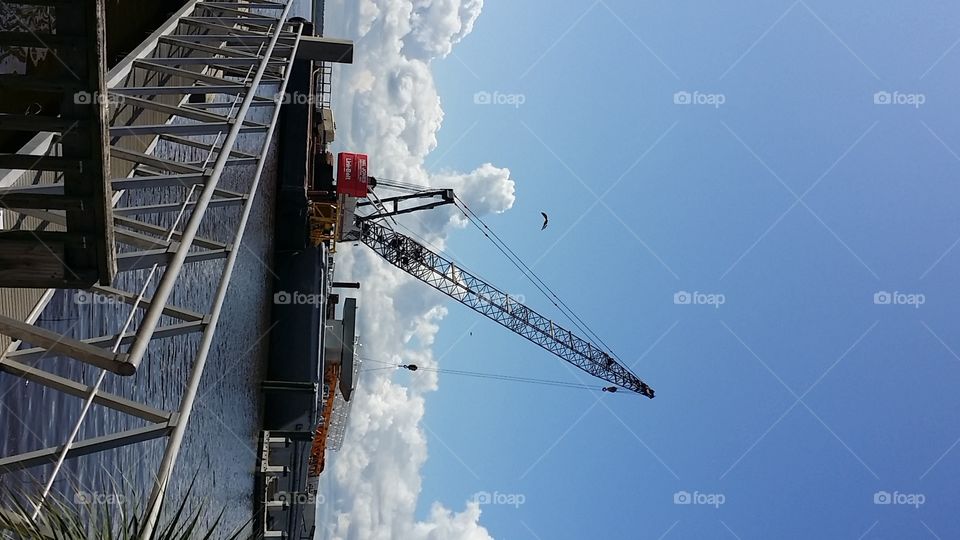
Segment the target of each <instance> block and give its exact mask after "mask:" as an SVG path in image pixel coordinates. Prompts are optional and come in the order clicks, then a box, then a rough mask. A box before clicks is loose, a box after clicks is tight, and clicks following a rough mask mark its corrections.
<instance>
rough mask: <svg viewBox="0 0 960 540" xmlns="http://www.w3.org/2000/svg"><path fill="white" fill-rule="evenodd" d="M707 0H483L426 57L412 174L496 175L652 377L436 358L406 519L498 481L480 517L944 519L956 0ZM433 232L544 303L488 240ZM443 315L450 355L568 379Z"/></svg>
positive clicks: (541, 243)
mask: <svg viewBox="0 0 960 540" xmlns="http://www.w3.org/2000/svg"><path fill="white" fill-rule="evenodd" d="M703 4H704V3H697V2H689V1H687V2H655V3H644V4H642V5H637V4H636V3H633V2H627V1H622V0H605V1H603V2H597V3H589V2H584V3H577V4H576V5H573V6H565V7H564V8H563V9H557V6H556V5H555V4H554V3H549V2H540V1H533V0H530V1H527V2H523V3H521V4H519V5H518V4H516V3H507V2H486V3H485V5H484V7H483V12H482V15H481V16H480V18H479V19H478V21H477V23H476V26H475V28H474V29H473V32H472V34H470V35H469V36H467V37H466V38H465V39H464V41H463V42H461V43H459V44H458V45H457V46H456V47H455V48H454V50H453V53H452V54H451V55H449V56H447V57H446V58H444V59H442V60H439V61H435V62H434V63H433V64H431V65H432V71H433V74H434V78H435V81H436V85H437V90H438V94H439V96H440V98H441V101H442V105H443V109H444V112H445V116H444V119H443V126H442V128H441V130H440V131H439V135H438V140H439V146H438V147H437V148H436V149H435V150H434V151H433V152H431V153H430V155H429V156H428V158H427V160H426V166H427V168H428V169H429V170H430V171H432V172H437V173H439V172H442V171H444V170H447V169H451V170H469V169H470V168H472V167H475V166H476V165H477V164H478V163H480V162H484V161H492V162H494V163H496V164H497V165H499V166H502V167H508V168H509V169H510V171H511V173H512V174H511V176H512V178H513V179H514V180H515V182H516V189H517V194H516V195H517V198H516V202H515V204H514V205H513V208H512V209H511V210H510V211H508V212H506V213H504V214H501V215H496V216H491V217H489V218H487V222H488V223H490V224H491V226H493V227H494V228H495V229H496V230H498V231H499V232H500V233H501V235H502V236H503V237H504V238H506V239H507V241H508V242H509V243H510V245H511V246H512V247H513V248H514V249H515V250H516V251H517V252H518V253H519V254H521V256H522V257H523V258H524V259H525V260H526V261H527V262H528V263H531V264H532V263H536V266H535V269H536V271H537V272H538V273H539V275H540V276H541V277H542V278H543V279H544V280H545V281H546V282H547V283H549V284H550V285H551V286H552V287H553V288H554V289H555V290H557V291H558V292H559V293H560V295H561V296H562V297H563V298H564V299H565V300H566V301H567V303H568V304H570V305H571V307H573V308H574V310H575V311H576V312H577V313H578V314H580V315H581V317H583V318H584V319H585V320H587V321H588V322H589V324H590V325H591V326H592V327H593V328H594V329H595V330H597V331H598V332H599V334H600V335H601V336H602V337H603V338H604V340H605V341H607V343H609V344H610V345H611V347H612V348H613V349H614V350H615V351H616V352H617V353H618V354H619V356H620V357H621V358H622V359H623V360H624V361H625V362H626V363H627V364H628V365H631V366H633V369H634V371H635V372H636V373H637V374H638V375H639V376H640V377H641V378H643V379H645V380H646V381H647V382H649V383H650V384H651V385H652V386H653V387H654V388H655V389H656V390H657V398H656V399H654V400H652V401H648V400H645V399H639V398H631V397H627V396H622V395H616V396H609V395H604V394H594V393H591V392H586V391H578V390H565V389H554V388H550V387H540V386H530V385H523V384H516V383H500V382H488V381H483V380H476V379H470V378H467V379H463V378H457V377H454V376H444V375H441V378H440V388H439V390H438V391H437V392H435V393H433V394H430V395H429V396H428V397H427V400H426V413H425V416H424V420H423V425H424V427H425V431H426V434H427V439H428V443H429V459H428V460H427V462H426V464H425V466H424V467H423V470H422V474H423V485H422V489H423V491H422V493H421V495H420V498H419V503H418V509H417V515H418V517H424V516H426V515H427V513H428V509H429V505H430V503H431V501H434V500H442V501H447V502H449V503H450V504H452V505H453V506H455V507H456V506H459V505H458V504H456V501H463V500H467V499H471V498H472V497H473V496H474V494H475V493H476V492H484V491H485V492H490V493H497V494H500V495H503V497H501V498H500V500H502V501H508V500H509V501H513V502H516V501H517V500H519V499H522V500H523V504H522V505H519V506H515V505H511V504H499V505H498V504H487V505H482V506H481V508H482V511H483V514H482V517H481V518H480V522H481V524H483V525H484V526H486V527H487V529H488V530H489V532H490V533H491V534H492V535H493V536H494V537H495V538H507V539H525V538H530V539H560V538H601V537H602V538H660V537H662V538H743V539H747V538H771V537H779V538H809V537H823V538H927V537H929V538H951V537H957V536H958V535H960V521H958V519H957V518H956V517H955V516H956V513H955V512H953V509H954V508H955V502H956V499H957V497H958V495H960V493H958V491H960V489H958V488H957V487H956V486H957V485H956V482H955V481H954V479H955V478H956V477H957V475H958V473H960V450H957V449H956V448H955V447H956V446H960V445H958V444H957V442H958V438H960V426H958V424H957V422H956V421H955V420H954V418H955V415H954V411H955V410H956V409H957V405H958V404H960V397H958V394H957V392H956V391H955V385H956V382H957V380H958V378H960V357H958V355H957V352H958V351H960V337H958V334H957V332H956V330H955V325H954V321H956V320H957V315H958V313H957V311H958V302H957V300H958V294H957V278H956V277H955V276H956V275H957V272H958V270H960V248H956V249H955V248H954V246H955V244H956V243H957V240H958V238H960V222H958V219H957V217H956V216H957V212H956V202H955V201H957V200H958V196H960V183H958V182H960V180H958V172H960V157H958V156H960V127H958V123H957V113H956V111H957V107H956V103H955V101H954V100H955V99H956V98H955V91H954V89H955V87H956V83H957V82H958V78H957V75H956V73H957V69H958V67H960V47H958V46H957V40H958V38H960V32H958V31H957V30H956V29H957V28H960V24H958V23H960V6H958V5H956V4H955V3H951V2H926V3H923V4H922V5H914V4H911V5H906V4H903V3H898V2H886V1H885V2H862V1H858V2H847V3H844V5H842V6H837V5H835V3H830V2H822V1H816V0H808V1H806V2H795V3H791V2H789V1H786V2H762V3H760V2H754V3H750V4H740V5H727V4H722V5H710V6H707V5H703ZM545 13H549V14H550V16H545ZM478 92H487V93H488V94H489V95H491V96H495V97H494V98H493V100H497V99H500V100H502V101H505V102H506V101H511V100H512V101H513V102H516V101H517V100H518V98H517V96H522V98H520V99H522V101H523V103H522V105H520V106H514V105H509V104H502V105H497V104H488V105H480V104H477V103H475V95H476V94H477V93H478ZM677 92H689V93H690V97H691V100H694V101H696V100H699V101H703V102H711V103H715V102H717V101H718V100H720V101H723V103H722V105H720V106H719V107H715V106H713V105H709V104H688V105H683V104H676V103H675V97H674V96H675V94H676V93H677ZM877 92H888V93H889V94H890V95H889V98H890V101H894V102H897V101H899V102H902V103H903V104H898V103H892V104H884V103H882V102H883V101H885V100H886V99H887V97H886V94H881V95H880V96H877V97H876V98H875V94H876V93H877ZM677 99H679V100H680V101H683V97H682V96H680V97H679V98H677ZM876 100H879V101H880V102H881V103H880V104H877V103H875V101H876ZM918 101H922V104H921V105H919V106H915V105H914V104H915V103H917V102H918ZM598 198H600V200H599V202H598ZM541 210H544V211H547V212H548V213H549V214H550V216H551V225H550V227H549V228H548V229H547V230H546V231H543V232H540V231H539V221H540V218H539V212H540V211H541ZM448 251H450V252H452V253H453V254H455V255H456V256H457V257H459V258H461V259H463V260H464V261H465V262H466V263H467V264H468V266H470V267H471V268H473V269H476V270H477V271H478V272H479V273H480V274H481V275H482V276H483V277H485V278H487V279H489V280H490V281H492V282H493V283H495V284H497V285H498V286H499V287H501V288H503V289H505V290H507V291H509V292H511V293H514V294H523V295H524V296H525V297H526V299H527V301H528V303H529V304H530V305H531V306H532V307H534V308H535V309H541V310H542V311H543V312H544V313H545V314H549V315H556V313H555V312H554V311H552V310H550V309H546V306H548V305H549V304H548V303H547V302H546V301H545V299H543V298H542V297H539V296H537V295H536V294H534V293H535V290H534V289H533V287H532V286H531V285H529V284H528V283H526V282H524V281H523V280H522V278H521V277H520V276H519V275H518V274H517V272H516V271H515V270H513V269H512V267H510V266H509V265H508V264H507V263H506V261H503V260H502V258H500V257H499V256H498V255H497V253H496V252H494V251H493V250H492V248H491V247H489V246H488V245H487V244H486V241H485V240H484V239H483V238H482V237H480V236H478V235H477V234H476V233H475V232H473V231H470V230H463V231H458V232H456V233H454V234H452V235H451V237H450V239H449V243H448ZM680 291H687V292H690V293H694V292H698V293H702V294H713V295H722V298H723V302H724V303H723V304H722V305H720V306H719V307H714V306H711V305H694V304H695V302H696V301H700V300H704V299H706V298H707V297H705V296H702V295H701V296H698V297H697V300H695V301H694V303H691V304H676V303H674V295H675V294H676V293H678V292H680ZM884 291H887V292H890V293H894V292H897V293H900V295H892V296H890V297H889V298H891V302H890V303H889V304H884V303H880V304H877V303H875V295H876V294H877V293H882V292H884ZM911 295H913V296H911ZM919 295H922V296H919ZM713 298H720V297H719V296H714V297H713ZM886 298H888V297H884V296H883V295H882V294H881V296H880V297H878V299H877V300H878V301H879V302H884V301H885V300H886ZM920 301H922V302H923V303H922V305H919V306H917V305H916V303H917V302H920ZM909 302H913V303H914V305H910V304H909ZM449 310H450V313H449V315H448V316H447V318H446V319H444V321H443V324H442V325H441V327H440V331H439V334H438V336H437V341H436V343H435V344H434V346H433V349H434V352H435V354H436V355H437V357H438V358H439V363H440V366H441V368H449V369H465V370H474V371H483V372H492V373H504V374H514V375H519V376H532V377H541V378H545V379H558V380H577V379H576V376H575V375H574V374H572V373H570V372H569V371H568V370H567V369H566V368H565V367H564V365H563V363H562V361H560V360H559V359H557V358H553V357H551V356H550V355H549V354H548V353H546V352H545V351H542V350H541V349H539V348H538V347H536V346H534V345H532V344H529V343H527V342H525V341H524V340H523V339H522V338H519V337H517V336H514V335H512V334H510V333H509V332H507V331H506V330H505V329H503V328H501V327H499V326H497V325H496V324H494V323H492V322H490V321H487V320H485V319H483V318H482V317H480V316H478V315H476V314H474V313H472V312H471V311H469V310H468V309H467V308H461V307H459V306H456V305H450V306H449ZM558 320H562V319H559V318H558ZM471 331H472V332H473V335H472V336H471V335H469V332H471ZM598 385H599V383H598ZM598 399H599V400H600V401H598ZM678 492H689V493H690V497H691V498H695V499H696V501H694V503H698V502H710V501H713V502H716V501H718V500H720V501H722V504H719V505H718V506H710V505H708V504H675V502H674V499H675V495H676V494H677V493H678ZM878 492H881V493H880V494H879V495H877V493H878ZM882 492H888V493H890V494H891V495H890V496H891V498H893V499H896V500H895V501H894V503H895V504H875V501H874V499H875V496H876V497H879V498H880V501H881V502H883V501H884V500H885V499H884V494H883V493H882ZM509 495H519V496H521V497H519V498H518V497H513V498H512V499H509V498H506V496H509ZM677 496H678V497H680V498H681V499H682V498H683V495H682V494H681V495H677ZM917 501H922V504H919V505H912V506H911V505H909V504H897V503H908V502H917Z"/></svg>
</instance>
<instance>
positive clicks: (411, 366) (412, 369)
mask: <svg viewBox="0 0 960 540" xmlns="http://www.w3.org/2000/svg"><path fill="white" fill-rule="evenodd" d="M400 367H402V368H404V369H409V370H410V371H416V370H417V369H418V368H417V365H416V364H410V365H407V366H405V365H401V366H400Z"/></svg>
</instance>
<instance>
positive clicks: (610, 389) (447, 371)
mask: <svg viewBox="0 0 960 540" xmlns="http://www.w3.org/2000/svg"><path fill="white" fill-rule="evenodd" d="M360 358H361V359H362V360H363V361H364V362H375V363H378V364H384V365H383V366H381V367H375V368H366V369H361V370H360V373H366V372H375V371H385V370H395V369H407V370H409V371H426V372H429V373H437V374H443V375H460V376H464V377H472V378H477V379H489V380H496V381H512V382H520V383H527V384H539V385H543V386H555V387H559V388H574V389H577V390H591V391H594V392H605V393H611V394H613V393H617V391H616V387H615V386H610V387H602V388H598V387H597V386H593V385H588V384H582V383H573V382H566V381H553V380H549V379H537V378H533V377H519V376H515V375H503V374H498V373H482V372H478V371H465V370H461V369H441V368H434V367H420V366H417V365H416V364H408V365H404V364H393V363H390V362H383V361H381V360H376V359H373V358H367V357H360ZM623 395H638V394H633V393H632V392H625V393H624V394H623Z"/></svg>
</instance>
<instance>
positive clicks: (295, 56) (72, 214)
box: [0, 0, 352, 526]
mask: <svg viewBox="0 0 960 540" xmlns="http://www.w3.org/2000/svg"><path fill="white" fill-rule="evenodd" d="M294 1H295V0H287V1H272V0H233V1H229V0H216V1H214V0H210V1H206V0H189V1H188V2H186V3H185V5H184V6H183V7H182V8H180V9H179V10H178V11H177V12H176V13H174V14H173V16H172V17H170V19H168V20H167V21H166V22H164V23H163V24H161V25H160V27H159V28H157V30H156V31H155V32H153V33H152V34H151V35H150V36H149V37H148V38H147V39H146V40H145V41H144V42H143V43H142V44H140V46H139V47H137V48H136V49H135V50H133V51H132V52H131V53H130V54H129V55H128V56H127V57H126V58H125V59H124V60H122V61H121V62H120V63H119V64H118V65H116V66H115V67H113V68H112V69H110V70H109V71H107V70H106V64H105V60H104V58H103V49H104V43H103V40H104V37H103V35H104V34H103V17H102V12H103V2H104V0H70V1H66V0H63V1H61V0H43V1H42V2H41V1H40V0H23V1H22V2H20V3H28V4H30V3H41V4H43V5H51V6H52V7H53V9H54V10H55V19H56V20H57V25H58V26H57V30H58V31H57V32H56V33H55V34H51V35H39V34H36V33H32V32H28V33H22V32H21V33H17V32H5V33H0V45H22V46H30V47H38V48H39V47H42V48H47V49H50V52H51V53H52V54H56V53H57V51H60V53H62V54H64V56H61V57H60V58H61V60H67V61H65V62H61V63H62V64H63V66H62V67H63V68H64V72H63V73H59V74H55V75H54V76H51V77H49V78H47V79H38V78H37V77H34V76H31V75H17V74H4V75H0V80H2V82H3V83H4V85H11V86H15V87H19V88H34V89H35V91H37V92H48V93H52V94H54V95H55V96H59V97H58V99H59V101H60V102H61V109H60V113H59V114H58V115H57V116H56V117H41V116H37V115H32V116H28V115H12V114H5V113H4V114H0V130H16V131H18V132H27V133H28V134H29V135H30V139H29V141H28V142H27V143H26V144H25V145H24V146H23V147H22V148H20V150H19V151H18V152H16V153H13V154H3V155H0V169H2V170H0V371H2V372H4V373H5V374H7V375H12V376H15V377H18V378H21V379H23V380H25V381H29V382H31V383H35V384H39V385H42V386H44V387H47V388H49V389H52V390H54V391H56V392H61V393H64V394H67V395H71V396H74V397H77V398H80V399H81V400H83V403H84V405H83V408H82V413H81V414H80V417H79V418H77V419H71V421H73V420H75V423H74V428H73V429H72V430H71V432H70V433H69V434H66V435H65V438H64V440H63V442H62V444H59V445H56V446H51V447H47V448H40V449H36V450H32V451H30V452H26V453H21V454H17V455H10V456H2V457H0V474H2V473H5V472H9V471H15V470H20V469H24V468H28V467H34V466H39V465H52V470H51V473H50V475H49V476H48V477H47V478H46V479H45V485H44V491H43V497H46V495H47V493H48V492H49V491H50V489H51V487H52V485H53V483H54V481H55V479H56V478H57V475H58V473H59V472H60V471H61V468H62V466H63V464H64V462H65V460H67V459H71V458H75V457H78V456H82V455H87V454H91V453H95V452H100V451H105V450H109V449H113V448H117V447H120V446H124V445H130V444H136V443H140V442H143V441H146V440H151V439H157V438H164V437H165V438H166V439H167V441H166V447H165V451H164V455H163V459H162V461H161V463H160V465H159V469H158V470H157V471H156V481H155V484H154V487H153V490H152V492H151V496H150V500H149V503H148V504H149V506H148V509H149V518H148V523H149V524H150V525H151V526H152V524H153V523H155V521H156V518H157V515H158V512H159V508H160V502H161V501H162V500H163V496H164V493H165V490H166V487H167V484H168V482H169V480H170V477H171V474H172V471H173V467H174V464H175V463H176V460H177V457H178V453H179V449H180V446H181V444H182V442H183V437H184V432H185V428H186V425H187V422H188V421H189V419H190V415H191V412H192V410H193V404H194V400H195V398H196V396H197V393H198V389H199V388H200V381H201V377H202V375H203V371H204V366H205V362H206V359H207V356H208V353H209V352H210V348H211V344H212V342H213V336H214V333H215V332H216V329H217V324H218V321H219V319H220V316H221V311H222V306H223V303H224V299H225V297H226V294H227V290H228V287H229V286H230V282H231V276H232V273H233V270H234V267H235V264H236V261H237V256H238V253H240V249H241V245H242V241H243V237H244V231H245V230H246V227H247V225H248V221H249V218H250V213H251V208H252V204H253V201H254V199H255V198H256V196H257V192H258V189H259V187H260V179H261V175H262V173H263V170H264V167H265V165H266V164H267V161H268V160H269V159H272V158H271V157H270V156H269V155H268V150H269V148H270V145H271V141H272V139H273V137H274V133H275V130H276V127H277V123H278V122H277V121H278V117H279V112H280V109H281V106H283V105H284V103H285V101H284V99H285V96H286V88H287V84H288V82H289V80H290V77H291V73H292V72H293V71H294V70H293V65H294V63H295V62H297V61H313V62H317V63H320V62H349V61H352V44H351V43H350V42H347V41H342V40H332V39H326V38H321V37H317V36H313V35H310V34H311V33H312V32H311V30H310V29H311V28H312V27H311V25H310V23H309V22H308V21H303V20H297V19H292V18H291V16H290V14H291V7H292V5H293V3H294ZM61 25H62V26H61ZM61 28H63V29H64V30H63V31H62V32H61V31H60V29H61ZM44 38H46V39H44ZM67 49H69V51H71V52H70V53H69V54H66V53H64V51H65V50H67ZM71 55H72V56H71ZM73 68H75V69H80V70H81V71H82V73H79V75H80V76H79V77H77V78H76V80H74V77H73V75H72V74H69V73H66V72H69V71H71V69H73ZM75 69H74V70H75ZM250 137H253V138H254V139H253V140H254V141H255V142H254V143H252V144H246V145H245V146H243V147H242V148H243V149H241V145H240V144H238V141H239V140H241V139H243V140H244V141H247V142H249V141H250V140H251V139H250ZM248 147H249V148H248ZM237 166H246V167H252V169H253V174H251V175H249V177H246V178H245V181H244V185H241V186H225V185H223V183H222V182H221V179H222V178H223V175H224V171H226V170H228V169H230V168H231V167H237ZM137 193H154V194H156V193H162V196H160V197H159V200H157V201H156V202H151V203H150V204H142V203H138V202H137V201H141V200H143V197H136V196H132V195H135V194H137ZM212 209H230V210H231V211H232V214H231V216H232V219H230V220H229V221H230V224H229V226H228V229H227V230H228V232H227V233H225V234H226V236H229V238H230V240H229V241H226V242H224V241H216V240H213V239H211V238H206V237H204V236H203V235H201V231H202V230H203V227H204V226H208V225H209V222H208V221H205V220H206V219H208V214H210V213H211V212H209V211H210V210H212ZM218 223H219V222H218ZM213 261H216V262H217V263H218V265H217V266H216V268H217V269H218V270H219V276H218V277H217V278H216V279H215V280H214V283H213V284H212V290H213V294H212V296H213V298H212V300H211V301H210V304H209V308H208V309H206V310H202V311H195V310H191V309H187V308H184V307H183V306H180V305H177V303H176V302H175V301H174V298H173V297H172V292H173V290H174V287H175V286H176V284H177V283H178V280H180V279H181V278H182V275H183V273H184V270H185V269H187V268H191V267H194V266H196V265H209V264H210V263H211V262H213ZM56 289H78V290H82V291H83V294H87V295H93V296H96V297H98V298H106V299H110V301H111V302H115V303H116V305H117V306H118V308H117V310H118V312H119V313H121V314H123V316H122V317H121V319H122V320H123V321H124V322H123V324H122V327H121V328H118V329H117V330H116V331H115V332H111V333H110V334H107V335H80V336H78V335H76V332H63V333H58V332H55V331H53V330H50V329H47V328H43V327H41V326H40V325H39V324H38V320H39V318H40V315H41V313H42V311H43V308H44V307H45V306H46V305H47V303H48V302H49V300H50V299H51V297H52V296H53V294H54V292H55V290H56ZM184 334H197V335H199V336H200V337H199V347H198V348H197V350H196V351H194V352H193V353H192V358H191V359H185V360H186V361H188V362H189V364H188V366H190V368H189V376H188V377H187V380H185V381H184V385H185V390H184V393H183V396H182V398H181V400H180V403H179V406H177V407H175V408H172V409H170V410H161V409H157V408H154V407H150V406H148V405H146V404H143V403H140V402H138V401H136V400H134V399H130V398H129V397H125V396H121V395H114V394H110V393H107V392H104V391H101V390H100V387H101V383H102V382H103V380H104V377H105V376H106V375H107V374H108V373H110V374H116V375H121V376H134V377H135V376H136V374H137V372H138V370H140V369H141V368H142V366H143V365H145V364H147V363H149V362H150V359H151V355H152V354H153V353H154V352H155V351H156V349H157V343H158V342H159V341H161V340H164V339H166V338H170V337H173V336H180V335H184ZM50 357H61V358H70V359H73V360H75V361H77V362H80V363H83V364H86V365H87V366H91V367H93V368H95V369H97V370H99V371H98V373H99V377H98V378H97V379H96V382H95V383H94V384H87V383H84V382H80V381H76V380H72V379H69V378H67V377H63V376H61V375H58V374H55V373H52V372H49V371H46V370H45V369H43V368H42V367H40V366H39V363H40V361H42V360H43V359H44V358H50ZM5 376H6V375H5ZM93 404H96V405H101V406H104V407H108V408H110V409H113V410H116V411H120V412H122V413H125V414H128V415H132V416H134V417H137V418H140V419H142V420H143V421H144V422H143V425H142V427H138V428H135V429H130V430H127V431H122V432H118V433H113V434H108V435H103V436H100V437H96V438H93V439H87V440H78V433H79V431H80V427H81V426H82V425H83V423H84V422H85V421H87V418H88V412H89V410H90V408H91V406H92V405H93ZM3 414H4V415H5V414H7V413H3ZM0 417H2V415H0ZM36 510H37V511H39V507H37V508H36Z"/></svg>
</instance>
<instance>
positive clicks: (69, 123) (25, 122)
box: [0, 96, 87, 133]
mask: <svg viewBox="0 0 960 540" xmlns="http://www.w3.org/2000/svg"><path fill="white" fill-rule="evenodd" d="M70 99H71V101H72V100H73V96H71V97H70ZM86 129H87V123H86V122H84V121H82V120H77V119H74V118H67V117H55V116H41V115H27V114H0V130H4V131H32V132H35V133H36V132H40V131H51V132H54V133H60V132H63V131H72V130H81V131H83V130H86Z"/></svg>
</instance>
